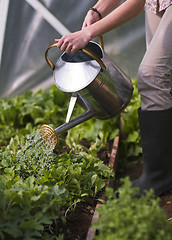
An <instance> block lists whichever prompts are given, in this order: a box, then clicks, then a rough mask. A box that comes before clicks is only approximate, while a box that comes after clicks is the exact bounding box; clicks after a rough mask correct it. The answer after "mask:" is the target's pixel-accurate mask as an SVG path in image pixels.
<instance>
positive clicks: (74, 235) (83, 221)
mask: <svg viewBox="0 0 172 240" xmlns="http://www.w3.org/2000/svg"><path fill="white" fill-rule="evenodd" d="M83 144H84V145H87V146H88V145H89V143H88V142H85V143H83ZM112 145H113V142H109V143H107V148H106V149H101V151H100V152H99V153H98V157H99V158H100V159H101V160H103V161H104V162H105V164H108V163H109V160H110V157H111V151H112ZM115 161H117V159H116V160H115ZM142 168H143V163H142V161H139V162H137V163H135V164H132V165H131V166H130V168H129V169H127V170H125V171H123V172H120V171H117V173H116V180H115V182H117V183H116V184H115V183H113V186H114V187H115V188H117V186H119V184H118V180H119V179H120V178H121V177H125V176H129V177H130V179H131V181H132V180H135V179H137V178H138V177H139V176H140V175H141V172H142ZM160 199H161V201H160V206H161V207H162V208H163V209H164V210H165V211H166V213H167V219H168V220H170V219H171V218H172V193H170V192H169V193H166V194H165V195H163V196H161V197H160ZM96 204H97V202H96V200H94V199H87V200H86V202H84V203H79V204H78V205H77V207H76V209H75V211H74V212H70V214H69V215H68V216H67V227H68V228H69V230H70V234H66V236H65V240H92V239H93V238H90V237H88V235H87V233H88V230H89V228H90V226H91V223H92V217H93V214H94V212H95V208H96Z"/></svg>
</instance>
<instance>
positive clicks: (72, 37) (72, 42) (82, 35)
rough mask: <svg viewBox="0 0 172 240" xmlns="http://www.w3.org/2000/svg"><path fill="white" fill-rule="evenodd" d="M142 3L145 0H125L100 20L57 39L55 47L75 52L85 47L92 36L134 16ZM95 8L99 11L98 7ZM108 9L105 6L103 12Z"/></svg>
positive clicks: (100, 33) (98, 34) (142, 5)
mask: <svg viewBox="0 0 172 240" xmlns="http://www.w3.org/2000/svg"><path fill="white" fill-rule="evenodd" d="M104 1H105V0H104ZM109 1H110V0H109ZM114 1H115V0H114ZM101 2H103V0H101ZM97 4H98V3H97ZM144 4H145V0H127V1H125V2H124V3H122V4H121V5H120V6H119V7H117V8H115V9H114V10H113V11H112V12H111V13H109V14H108V15H107V16H105V17H104V18H102V19H101V20H99V21H97V22H95V23H93V24H91V25H90V26H88V27H85V28H83V29H82V30H80V31H77V32H74V33H70V34H67V35H65V36H63V37H62V38H61V39H58V43H57V47H59V48H60V49H61V50H62V51H66V52H75V51H77V50H79V49H81V48H83V47H85V45H86V44H87V43H88V42H89V41H90V40H92V39H93V38H95V37H97V36H100V35H102V34H104V33H107V32H109V31H111V30H112V29H115V28H117V27H119V26H121V25H122V24H124V23H126V22H128V21H129V20H131V19H133V18H134V17H136V16H137V15H138V14H139V13H141V12H142V10H143V9H144ZM97 8H98V6H97ZM102 9H103V8H102ZM97 10H98V11H101V9H100V7H99V9H97ZM108 10H109V9H108V8H107V7H106V10H104V12H103V13H104V14H106V12H107V11H108Z"/></svg>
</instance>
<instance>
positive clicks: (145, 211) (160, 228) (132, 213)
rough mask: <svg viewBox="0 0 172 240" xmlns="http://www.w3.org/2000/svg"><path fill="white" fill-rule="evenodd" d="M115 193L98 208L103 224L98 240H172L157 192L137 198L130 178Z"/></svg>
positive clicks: (171, 229) (98, 225)
mask: <svg viewBox="0 0 172 240" xmlns="http://www.w3.org/2000/svg"><path fill="white" fill-rule="evenodd" d="M123 182H124V184H123V185H122V186H121V187H120V188H119V189H118V191H116V192H115V191H114V190H113V189H112V188H108V189H107V190H106V194H107V198H108V200H107V202H106V203H105V204H104V205H102V206H101V207H100V208H98V213H99V220H98V222H97V223H95V225H94V228H96V229H97V230H98V232H99V234H98V235H97V236H96V237H95V239H98V240H114V239H115V240H129V239H131V240H170V239H172V224H171V222H167V220H166V217H167V216H166V213H165V211H164V210H162V209H161V208H160V206H159V199H158V198H154V195H153V191H151V190H150V191H148V192H147V193H146V194H145V195H143V196H142V197H141V198H137V197H136V194H137V193H138V189H136V188H132V187H131V182H130V181H129V179H128V178H125V179H123Z"/></svg>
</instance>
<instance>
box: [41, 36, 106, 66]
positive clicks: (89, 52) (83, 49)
mask: <svg viewBox="0 0 172 240" xmlns="http://www.w3.org/2000/svg"><path fill="white" fill-rule="evenodd" d="M99 44H100V46H101V47H102V48H103V49H104V47H103V38H102V36H100V37H99ZM56 45H57V42H54V43H52V44H50V45H49V46H48V48H47V50H46V52H45V59H46V61H47V63H48V65H49V66H50V67H51V68H52V69H53V70H54V69H55V65H54V63H52V62H51V60H50V59H49V56H48V51H49V50H50V48H52V47H55V46H56ZM81 51H82V52H84V53H86V54H87V55H89V56H90V57H92V58H93V59H94V60H96V61H97V62H98V63H99V65H100V67H101V69H102V70H103V71H104V70H105V69H106V66H105V65H104V63H103V62H102V60H101V59H100V58H99V57H97V55H96V54H95V53H93V52H92V51H90V50H88V49H87V48H82V49H81Z"/></svg>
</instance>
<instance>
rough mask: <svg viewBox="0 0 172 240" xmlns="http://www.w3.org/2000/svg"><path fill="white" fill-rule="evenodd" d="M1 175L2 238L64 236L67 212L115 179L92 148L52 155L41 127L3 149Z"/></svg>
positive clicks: (0, 212)
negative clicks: (93, 153)
mask: <svg viewBox="0 0 172 240" xmlns="http://www.w3.org/2000/svg"><path fill="white" fill-rule="evenodd" d="M0 173H1V175H0V195H1V198H0V239H2V240H3V239H11V240H12V239H17V240H20V239H21V240H23V239H25V240H31V239H32V240H34V239H47V238H48V239H63V238H62V232H63V229H64V228H65V212H66V211H67V212H68V211H69V210H72V209H74V208H75V206H76V204H77V203H78V202H80V201H84V200H85V198H86V197H93V198H96V195H97V193H98V192H99V191H101V190H102V189H103V187H104V186H105V184H106V180H107V179H112V178H113V177H114V173H113V170H112V169H111V168H110V167H108V166H105V165H104V164H103V162H102V161H101V160H100V159H98V158H97V157H95V156H93V155H92V154H91V152H89V153H87V152H85V151H84V150H82V151H81V150H80V151H77V152H73V151H70V152H69V153H67V152H65V153H63V154H61V155H57V154H55V153H54V152H52V151H51V150H50V149H49V148H46V147H45V145H44V144H43V142H42V139H41V137H40V134H39V131H35V132H33V133H32V134H28V135H26V136H23V137H22V138H19V137H18V136H16V137H15V138H12V139H11V141H10V145H8V146H7V147H2V148H1V152H0ZM44 236H45V237H44ZM53 237H54V238H53Z"/></svg>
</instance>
